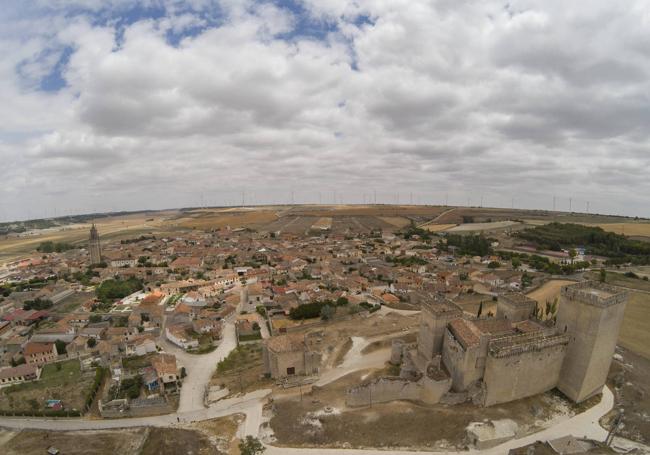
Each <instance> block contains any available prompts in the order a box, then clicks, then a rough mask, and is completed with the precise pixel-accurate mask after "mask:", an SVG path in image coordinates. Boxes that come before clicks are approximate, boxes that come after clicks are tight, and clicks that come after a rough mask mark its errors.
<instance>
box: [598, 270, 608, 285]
mask: <svg viewBox="0 0 650 455" xmlns="http://www.w3.org/2000/svg"><path fill="white" fill-rule="evenodd" d="M598 281H600V282H601V283H604V282H605V281H607V272H606V271H605V269H600V276H599V277H598Z"/></svg>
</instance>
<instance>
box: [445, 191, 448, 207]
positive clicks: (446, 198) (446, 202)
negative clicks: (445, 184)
mask: <svg viewBox="0 0 650 455" xmlns="http://www.w3.org/2000/svg"><path fill="white" fill-rule="evenodd" d="M448 205H449V193H445V207H447V206H448Z"/></svg>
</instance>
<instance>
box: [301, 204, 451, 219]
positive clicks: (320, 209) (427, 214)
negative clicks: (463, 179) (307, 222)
mask: <svg viewBox="0 0 650 455" xmlns="http://www.w3.org/2000/svg"><path fill="white" fill-rule="evenodd" d="M445 210H446V208H445V207H439V206H427V205H410V206H409V205H333V206H303V207H295V208H293V209H291V212H292V214H295V215H298V214H300V215H305V216H318V217H335V216H375V217H412V216H414V217H423V218H433V217H435V216H438V215H439V214H441V213H442V212H444V211H445Z"/></svg>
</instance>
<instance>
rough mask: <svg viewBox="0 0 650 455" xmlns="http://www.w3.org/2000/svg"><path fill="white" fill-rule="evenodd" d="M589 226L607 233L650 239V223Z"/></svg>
mask: <svg viewBox="0 0 650 455" xmlns="http://www.w3.org/2000/svg"><path fill="white" fill-rule="evenodd" d="M589 225H590V226H598V227H600V228H602V229H603V230H605V231H607V232H614V233H616V234H623V235H629V236H634V237H650V223H605V224H589Z"/></svg>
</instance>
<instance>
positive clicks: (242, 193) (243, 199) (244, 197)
mask: <svg viewBox="0 0 650 455" xmlns="http://www.w3.org/2000/svg"><path fill="white" fill-rule="evenodd" d="M241 206H242V207H246V191H242V192H241Z"/></svg>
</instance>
